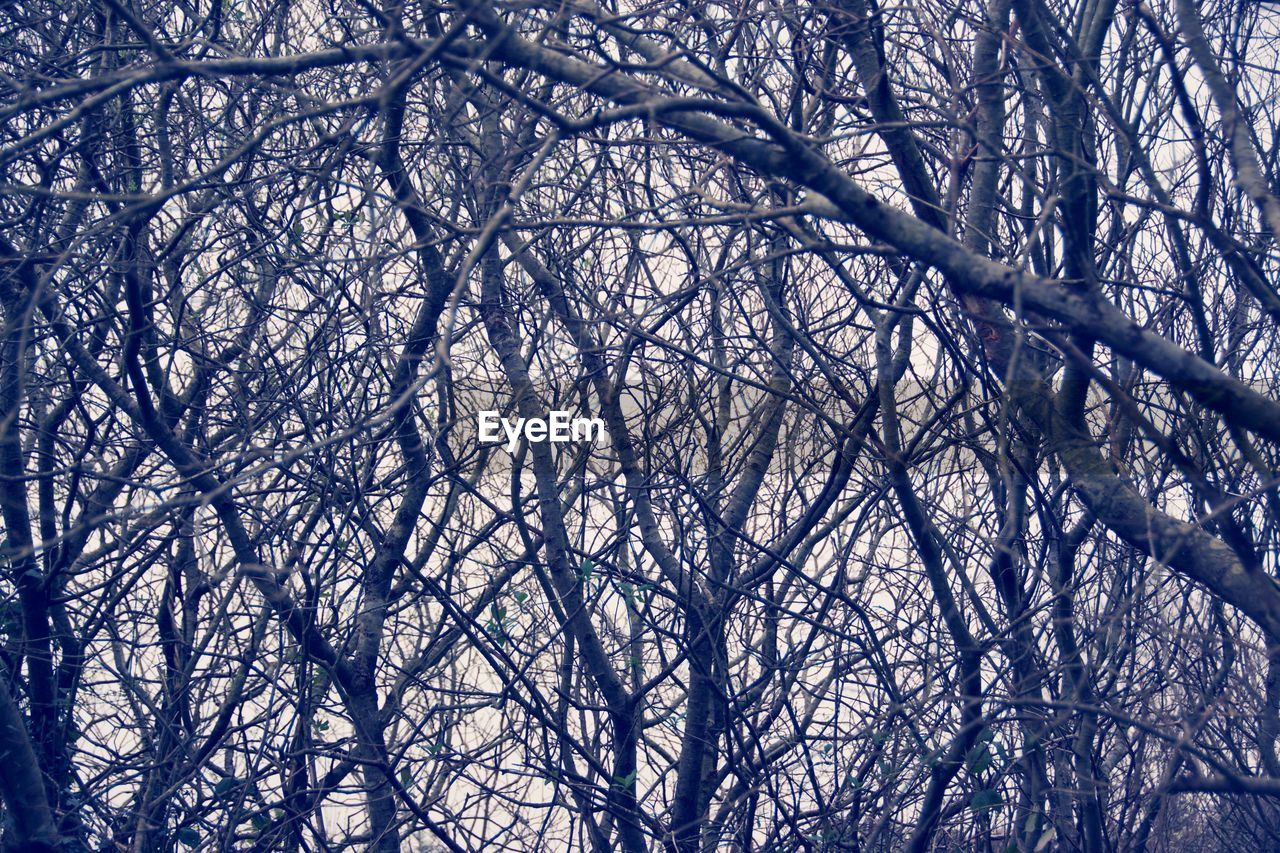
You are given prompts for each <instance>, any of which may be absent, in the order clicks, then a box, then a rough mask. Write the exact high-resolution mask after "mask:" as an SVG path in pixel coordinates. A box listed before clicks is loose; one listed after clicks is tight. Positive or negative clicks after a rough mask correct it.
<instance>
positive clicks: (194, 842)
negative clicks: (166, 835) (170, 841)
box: [178, 826, 200, 847]
mask: <svg viewBox="0 0 1280 853" xmlns="http://www.w3.org/2000/svg"><path fill="white" fill-rule="evenodd" d="M178 841H179V842H181V843H182V844H183V845H184V846H186V847H199V846H200V833H199V832H196V831H195V830H194V829H192V828H191V827H189V826H185V827H183V828H182V829H179V830H178Z"/></svg>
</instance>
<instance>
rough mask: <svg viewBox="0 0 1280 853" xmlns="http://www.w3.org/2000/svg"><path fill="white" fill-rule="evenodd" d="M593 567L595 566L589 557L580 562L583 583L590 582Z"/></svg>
mask: <svg viewBox="0 0 1280 853" xmlns="http://www.w3.org/2000/svg"><path fill="white" fill-rule="evenodd" d="M595 566H596V564H595V563H593V562H592V561H591V558H590V557H587V558H586V559H584V560H583V561H582V571H581V573H580V575H581V577H582V582H583V583H586V582H587V581H589V580H591V572H592V571H593V570H594V569H595Z"/></svg>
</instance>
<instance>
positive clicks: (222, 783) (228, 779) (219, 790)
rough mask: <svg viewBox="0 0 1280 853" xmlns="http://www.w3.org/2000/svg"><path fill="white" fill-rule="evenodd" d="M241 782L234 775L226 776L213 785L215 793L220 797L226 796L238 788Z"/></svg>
mask: <svg viewBox="0 0 1280 853" xmlns="http://www.w3.org/2000/svg"><path fill="white" fill-rule="evenodd" d="M239 784H240V780H239V779H237V778H236V777H234V776H224V777H223V778H221V779H219V780H218V784H216V785H214V786H213V793H214V794H216V795H218V796H219V797H225V796H226V795H227V794H229V793H231V792H232V791H234V790H235V789H236V786H237V785H239Z"/></svg>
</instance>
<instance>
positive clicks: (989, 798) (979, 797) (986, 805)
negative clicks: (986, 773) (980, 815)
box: [969, 791, 1004, 812]
mask: <svg viewBox="0 0 1280 853" xmlns="http://www.w3.org/2000/svg"><path fill="white" fill-rule="evenodd" d="M1003 802H1004V800H1002V799H1000V792H999V791H979V792H978V793H976V794H974V795H973V799H972V800H970V801H969V808H971V809H973V810H974V811H975V812H980V811H982V810H983V809H994V808H995V807H996V806H999V805H1000V804H1001V803H1003Z"/></svg>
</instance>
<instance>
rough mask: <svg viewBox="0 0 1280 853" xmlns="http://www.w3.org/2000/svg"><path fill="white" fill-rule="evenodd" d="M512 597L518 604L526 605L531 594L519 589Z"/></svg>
mask: <svg viewBox="0 0 1280 853" xmlns="http://www.w3.org/2000/svg"><path fill="white" fill-rule="evenodd" d="M511 597H512V598H514V599H515V600H516V604H524V603H525V602H526V601H528V600H529V593H527V592H525V591H524V590H522V589H517V590H516V591H515V593H514V594H513V595H512V596H511Z"/></svg>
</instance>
